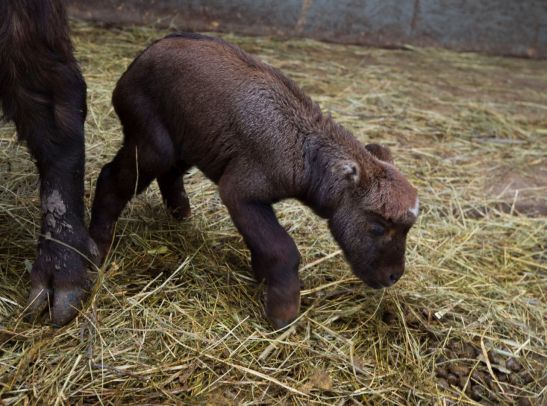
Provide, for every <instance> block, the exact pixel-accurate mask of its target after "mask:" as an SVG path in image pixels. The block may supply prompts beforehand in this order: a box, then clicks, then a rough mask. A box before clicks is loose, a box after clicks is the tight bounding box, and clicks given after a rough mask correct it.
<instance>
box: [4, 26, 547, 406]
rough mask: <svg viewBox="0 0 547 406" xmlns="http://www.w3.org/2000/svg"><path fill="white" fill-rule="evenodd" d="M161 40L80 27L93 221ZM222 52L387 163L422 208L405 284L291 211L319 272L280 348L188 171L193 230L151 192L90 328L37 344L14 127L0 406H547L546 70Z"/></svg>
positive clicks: (209, 188)
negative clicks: (352, 257)
mask: <svg viewBox="0 0 547 406" xmlns="http://www.w3.org/2000/svg"><path fill="white" fill-rule="evenodd" d="M164 34H165V31H161V30H156V29H153V28H110V29H105V28H100V27H95V26H91V25H87V24H82V23H77V24H74V26H73V39H74V43H75V47H76V51H77V57H78V59H79V61H80V63H81V66H82V69H83V72H84V76H85V78H86V81H87V83H88V109H89V113H88V118H87V124H86V151H87V163H86V165H87V175H86V204H87V207H88V208H89V207H90V206H91V201H92V196H93V190H94V185H95V180H96V177H97V174H98V171H99V170H100V168H101V166H102V165H104V164H105V163H107V162H108V161H109V160H110V159H111V158H112V157H113V155H114V153H115V152H116V150H117V148H118V147H119V145H120V141H121V131H120V125H119V122H118V121H117V118H116V115H115V113H114V112H113V110H112V107H111V103H110V97H111V93H112V90H113V87H114V85H115V82H116V80H117V78H118V77H119V76H120V75H121V73H122V72H123V71H124V69H125V68H126V67H127V65H128V64H129V63H130V62H131V60H132V59H133V58H134V56H135V55H136V54H137V53H138V52H139V51H140V50H142V49H143V48H144V47H145V46H146V45H147V44H149V43H150V42H151V41H152V40H154V39H156V38H159V37H161V36H162V35H164ZM225 39H227V40H229V41H232V42H234V43H236V44H238V45H240V46H242V47H243V48H244V49H245V50H247V51H248V52H251V53H253V54H256V55H258V56H259V57H260V58H262V59H263V60H265V61H266V62H268V63H270V64H272V65H274V66H276V67H278V68H280V69H281V70H282V71H283V72H285V73H286V74H287V75H288V76H290V77H291V78H292V79H294V80H295V81H296V82H298V83H299V84H300V85H301V86H302V87H303V88H304V90H305V91H306V92H308V94H310V95H311V96H312V98H313V99H314V100H316V101H317V102H319V104H320V105H321V107H322V108H323V109H324V110H325V111H328V112H330V113H331V114H332V115H333V116H334V117H335V119H336V120H337V121H339V122H340V123H341V124H343V125H344V126H346V127H347V128H348V129H350V130H351V131H353V133H354V134H355V136H356V137H358V138H359V139H360V140H362V141H363V142H370V141H374V142H380V143H384V144H386V145H388V146H390V148H391V149H392V151H393V153H394V156H395V160H396V164H397V165H398V166H399V167H400V169H401V170H402V171H403V172H404V173H405V174H407V175H408V177H409V178H410V179H411V180H412V182H413V183H414V184H415V185H416V186H417V187H418V189H419V194H420V199H421V203H422V212H421V216H420V218H419V221H418V223H417V225H416V226H415V227H414V228H413V229H412V231H411V233H410V235H409V241H408V248H407V271H406V273H405V275H404V276H403V278H402V280H401V281H400V282H398V283H397V284H396V285H395V286H393V287H392V288H389V289H387V290H384V291H377V290H372V289H369V288H366V287H365V286H363V284H362V283H361V282H360V281H359V280H357V278H355V277H354V276H353V275H352V274H351V271H350V269H349V267H348V265H347V264H346V262H345V261H344V259H343V258H342V256H341V254H340V251H339V248H338V247H337V245H336V244H335V243H334V241H333V240H332V238H331V237H330V235H329V232H328V229H327V227H326V225H325V223H324V221H322V220H320V219H318V218H317V217H315V216H314V215H313V214H312V213H311V211H310V210H308V209H307V208H305V207H303V206H302V205H301V204H299V203H297V202H294V201H287V202H282V203H280V204H278V205H277V206H276V211H277V214H278V216H279V218H280V220H281V222H282V224H283V225H284V226H285V227H286V228H287V230H289V232H290V234H291V235H292V236H293V237H294V238H295V241H296V243H297V245H298V247H299V249H300V251H301V254H302V264H301V271H300V275H301V279H302V284H303V291H302V307H301V317H300V318H299V319H298V320H297V321H296V322H295V323H294V325H292V326H291V327H290V328H289V329H288V330H286V331H279V332H273V331H272V329H271V327H270V326H269V324H268V322H267V321H266V320H265V318H264V315H263V306H262V300H263V297H262V291H263V289H262V288H263V287H262V286H260V285H257V284H256V282H254V280H253V278H252V276H251V273H250V272H249V267H250V263H249V253H248V251H247V250H246V248H245V246H244V244H243V241H242V239H241V237H240V236H239V235H238V234H237V232H236V230H235V229H234V227H233V225H232V223H231V221H230V218H229V216H228V213H227V211H226V209H225V208H224V207H223V206H222V204H221V202H220V199H219V197H218V193H217V191H216V187H215V186H214V185H213V184H211V183H210V182H209V181H208V180H206V179H205V178H204V177H203V176H202V175H201V174H200V173H199V172H198V171H196V170H191V171H190V173H189V174H188V175H187V177H186V183H187V185H188V186H187V191H188V193H189V196H190V201H191V204H192V210H193V216H192V218H191V219H190V220H188V221H184V222H180V223H179V222H176V221H175V220H172V219H171V218H170V217H169V216H168V215H167V213H166V212H165V210H164V208H163V206H162V202H161V198H160V195H159V191H158V188H157V187H156V185H154V186H153V187H151V188H150V189H149V190H147V191H146V192H145V193H143V194H142V195H141V196H139V197H138V198H136V199H134V200H133V202H132V203H131V204H130V205H129V207H128V208H127V209H126V211H125V212H124V215H123V216H122V219H121V220H120V222H119V224H118V227H117V231H116V246H115V247H114V249H113V251H112V252H111V255H110V256H109V258H108V260H107V263H106V264H105V266H104V267H103V268H102V269H101V270H100V272H99V274H98V279H99V283H98V284H97V286H96V288H95V291H94V294H93V296H92V299H91V300H90V302H89V303H88V305H87V306H86V308H85V309H84V310H83V311H82V314H81V315H80V316H79V317H78V318H77V319H76V320H75V321H74V322H73V323H71V324H70V325H68V326H66V327H64V328H61V329H58V330H54V329H52V328H50V327H49V326H47V325H42V324H37V325H30V324H28V323H26V322H25V321H24V320H22V318H21V317H20V315H21V310H22V308H23V307H24V305H25V299H26V294H27V291H28V286H29V279H28V274H27V272H26V271H28V270H29V269H30V267H31V265H32V261H33V260H34V257H35V241H36V238H37V235H38V233H39V224H40V222H39V200H38V193H37V190H38V179H37V175H36V171H35V168H34V164H33V162H32V160H31V158H30V156H29V155H28V153H27V152H26V149H25V146H24V145H22V144H19V143H18V142H17V140H16V134H15V130H14V127H13V126H12V125H11V124H6V123H1V124H0V146H1V148H0V276H1V279H0V280H1V283H0V399H1V401H0V403H2V404H10V405H11V404H135V403H142V404H177V403H178V404H214V405H217V404H218V405H221V404H222V405H224V404H306V405H307V404H325V405H327V404H328V405H330V404H336V405H359V404H380V403H381V404H398V405H408V404H477V403H479V404H519V405H528V404H535V405H540V404H545V402H546V401H547V398H546V396H547V395H546V392H545V388H546V387H547V369H546V365H547V363H546V360H547V351H546V345H545V344H546V339H547V334H546V331H547V330H546V322H547V317H546V315H547V313H546V309H547V306H546V291H547V290H546V288H547V253H546V247H547V218H546V217H545V216H546V215H547V61H537V60H526V59H515V58H502V57H492V56H484V55H478V54H472V53H455V52H450V51H445V50H435V49H421V48H411V47H408V49H406V50H383V49H371V48H366V47H359V46H343V45H333V44H324V43H320V42H316V41H312V40H302V39H299V40H296V39H295V40H280V39H272V38H264V37H257V38H255V37H244V36H235V35H226V36H225ZM88 214H89V213H88Z"/></svg>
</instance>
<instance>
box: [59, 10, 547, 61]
mask: <svg viewBox="0 0 547 406" xmlns="http://www.w3.org/2000/svg"><path fill="white" fill-rule="evenodd" d="M65 2H66V3H67V4H68V9H69V14H70V15H71V16H73V17H76V18H82V19H88V20H98V21H102V22H107V23H138V24H150V23H156V24H159V25H162V26H171V27H173V28H175V29H177V30H192V31H224V32H226V31H233V32H238V33H245V34H258V35H281V36H304V37H312V38H318V39H322V40H327V41H334V42H344V43H359V44H367V45H376V46H385V47H399V46H403V45H405V44H411V45H427V46H442V47H448V48H453V49H458V50H473V51H483V52H488V53H496V54H504V55H516V56H531V57H543V58H545V57H547V0H276V1H275V0H274V1H267V0H231V1H228V0H149V1H144V0H125V1H122V0H85V1H82V0H65Z"/></svg>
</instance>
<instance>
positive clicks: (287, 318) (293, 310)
mask: <svg viewBox="0 0 547 406" xmlns="http://www.w3.org/2000/svg"><path fill="white" fill-rule="evenodd" d="M299 310H300V284H298V286H297V287H296V289H295V288H294V287H290V286H289V287H286V286H285V287H277V286H268V291H267V294H266V316H267V317H268V319H269V320H270V322H271V324H272V326H273V327H274V328H275V329H276V330H279V329H282V328H284V327H287V326H288V325H289V324H291V323H292V322H293V321H294V320H295V319H296V318H297V317H298V312H299Z"/></svg>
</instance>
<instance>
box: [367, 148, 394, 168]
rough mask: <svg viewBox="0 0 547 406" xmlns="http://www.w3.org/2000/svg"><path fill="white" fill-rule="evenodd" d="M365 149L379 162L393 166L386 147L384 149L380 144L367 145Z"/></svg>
mask: <svg viewBox="0 0 547 406" xmlns="http://www.w3.org/2000/svg"><path fill="white" fill-rule="evenodd" d="M365 148H366V149H367V151H368V152H370V153H371V154H372V155H374V156H375V157H376V158H378V159H379V160H380V161H384V162H387V163H390V164H393V156H392V155H391V151H390V150H389V148H388V147H384V146H383V145H380V144H367V145H365Z"/></svg>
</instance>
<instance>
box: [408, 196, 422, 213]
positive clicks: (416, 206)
mask: <svg viewBox="0 0 547 406" xmlns="http://www.w3.org/2000/svg"><path fill="white" fill-rule="evenodd" d="M408 212H409V213H411V214H412V215H413V216H414V217H418V213H419V212H420V199H418V198H417V197H416V203H414V206H413V207H412V208H410V209H408Z"/></svg>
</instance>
